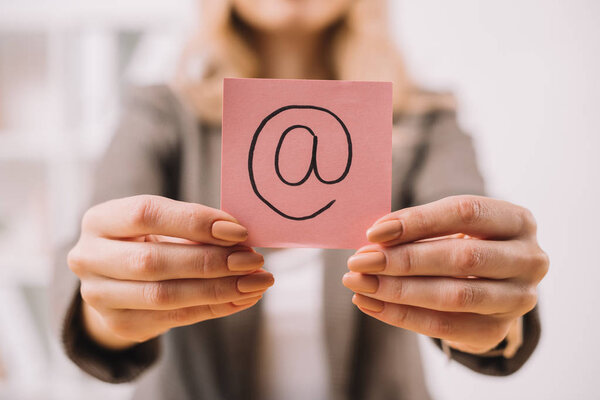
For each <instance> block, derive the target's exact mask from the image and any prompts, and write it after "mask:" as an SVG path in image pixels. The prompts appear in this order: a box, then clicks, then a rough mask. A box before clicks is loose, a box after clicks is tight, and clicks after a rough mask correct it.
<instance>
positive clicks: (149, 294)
mask: <svg viewBox="0 0 600 400" xmlns="http://www.w3.org/2000/svg"><path fill="white" fill-rule="evenodd" d="M143 296H144V298H145V299H146V301H147V302H148V303H149V304H151V305H154V306H157V307H161V306H166V305H168V304H170V303H171V302H172V299H173V290H172V288H171V285H170V284H169V283H166V282H150V283H146V284H145V285H144V289H143Z"/></svg>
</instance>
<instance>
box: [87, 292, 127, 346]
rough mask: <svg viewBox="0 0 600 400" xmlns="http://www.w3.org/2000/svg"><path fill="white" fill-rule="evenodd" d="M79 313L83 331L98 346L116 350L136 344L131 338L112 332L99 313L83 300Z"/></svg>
mask: <svg viewBox="0 0 600 400" xmlns="http://www.w3.org/2000/svg"><path fill="white" fill-rule="evenodd" d="M81 313H82V322H83V329H84V330H85V333H86V334H87V335H88V337H89V338H90V339H91V340H93V341H94V342H95V343H96V344H98V345H99V346H101V347H104V348H107V349H109V350H117V351H118V350H125V349H128V348H130V347H132V346H134V345H136V344H137V342H135V341H133V340H128V339H125V338H123V337H121V336H118V335H117V334H115V333H114V332H112V331H111V330H110V329H109V328H108V326H106V323H105V322H104V319H103V318H102V316H101V315H100V313H99V312H98V311H96V309H94V308H93V307H92V306H90V305H89V304H87V303H86V302H85V300H82V302H81Z"/></svg>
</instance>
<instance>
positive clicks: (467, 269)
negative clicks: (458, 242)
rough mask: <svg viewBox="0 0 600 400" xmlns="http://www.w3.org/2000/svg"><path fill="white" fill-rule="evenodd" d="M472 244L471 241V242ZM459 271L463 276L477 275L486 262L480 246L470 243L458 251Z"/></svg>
mask: <svg viewBox="0 0 600 400" xmlns="http://www.w3.org/2000/svg"><path fill="white" fill-rule="evenodd" d="M470 242H471V241H470ZM458 254H459V255H458V261H457V265H456V266H457V269H458V271H459V273H460V274H461V275H463V276H469V275H475V274H476V272H477V270H478V269H479V267H481V265H482V264H483V261H484V251H483V249H482V248H481V247H480V246H477V245H473V244H471V243H469V244H468V245H467V246H465V248H463V249H460V248H459V249H458Z"/></svg>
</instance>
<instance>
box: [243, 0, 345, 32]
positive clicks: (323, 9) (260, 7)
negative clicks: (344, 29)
mask: <svg viewBox="0 0 600 400" xmlns="http://www.w3.org/2000/svg"><path fill="white" fill-rule="evenodd" d="M353 1H354V0H232V2H233V5H234V7H235V10H236V11H237V13H238V15H239V16H240V17H241V18H242V19H243V20H244V21H245V22H246V23H247V24H248V25H250V26H251V27H253V28H254V29H256V30H259V31H264V32H286V31H290V32H301V33H302V32H304V33H310V32H319V31H321V30H324V29H325V28H327V27H328V26H330V25H331V24H332V23H333V22H335V21H336V20H337V19H338V18H339V17H340V16H342V15H343V14H344V13H345V12H346V11H347V10H348V8H349V6H350V4H351V3H352V2H353Z"/></svg>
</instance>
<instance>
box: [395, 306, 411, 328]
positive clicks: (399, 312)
mask: <svg viewBox="0 0 600 400" xmlns="http://www.w3.org/2000/svg"><path fill="white" fill-rule="evenodd" d="M409 312H410V309H409V308H408V307H406V306H402V305H397V306H395V307H394V318H393V321H394V325H396V326H400V327H401V326H405V324H406V321H407V320H408V313H409Z"/></svg>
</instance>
